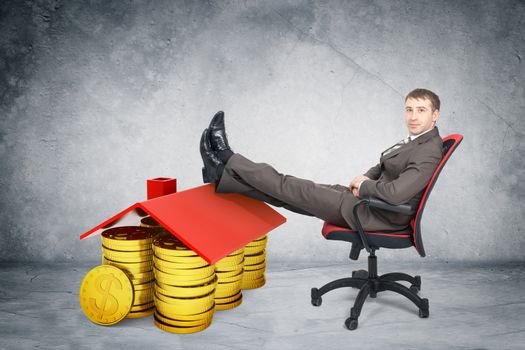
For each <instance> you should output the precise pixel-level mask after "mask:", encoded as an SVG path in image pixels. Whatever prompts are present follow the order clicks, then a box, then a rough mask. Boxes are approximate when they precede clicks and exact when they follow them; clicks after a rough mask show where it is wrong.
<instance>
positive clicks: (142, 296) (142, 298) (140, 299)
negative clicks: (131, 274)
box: [133, 291, 153, 305]
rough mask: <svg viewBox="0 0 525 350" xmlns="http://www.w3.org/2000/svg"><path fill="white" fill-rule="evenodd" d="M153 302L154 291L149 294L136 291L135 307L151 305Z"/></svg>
mask: <svg viewBox="0 0 525 350" xmlns="http://www.w3.org/2000/svg"><path fill="white" fill-rule="evenodd" d="M152 301H153V291H151V292H148V293H140V291H138V292H137V291H135V298H134V299H133V305H141V304H147V303H151V302H152Z"/></svg>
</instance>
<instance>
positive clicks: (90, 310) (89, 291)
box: [80, 265, 133, 325]
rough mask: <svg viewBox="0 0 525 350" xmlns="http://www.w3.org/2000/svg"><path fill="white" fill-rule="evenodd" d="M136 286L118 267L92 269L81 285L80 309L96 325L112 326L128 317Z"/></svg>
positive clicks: (108, 266)
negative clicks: (134, 286)
mask: <svg viewBox="0 0 525 350" xmlns="http://www.w3.org/2000/svg"><path fill="white" fill-rule="evenodd" d="M132 303H133V286H132V284H131V281H130V280H129V278H128V276H127V275H126V273H124V272H123V271H122V270H120V269H119V268H118V267H115V266H111V265H101V266H97V267H95V268H93V269H91V270H90V271H89V272H88V273H87V274H86V276H84V279H83V280H82V283H81V285H80V306H81V307H82V310H83V311H84V314H85V315H86V316H87V317H88V318H89V319H90V320H91V321H92V322H94V323H96V324H100V325H112V324H115V323H117V322H119V321H121V320H122V319H123V318H124V317H126V315H127V314H128V313H129V311H130V309H131V305H132Z"/></svg>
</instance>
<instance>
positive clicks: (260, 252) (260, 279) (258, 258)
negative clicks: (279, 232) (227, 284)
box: [242, 235, 268, 289]
mask: <svg viewBox="0 0 525 350" xmlns="http://www.w3.org/2000/svg"><path fill="white" fill-rule="evenodd" d="M267 242H268V236H267V235H264V236H262V237H260V238H258V239H256V240H255V241H252V242H250V243H248V244H247V245H246V246H245V247H244V273H243V275H242V289H255V288H259V287H262V286H264V284H265V283H266V277H265V274H264V273H265V272H266V243H267Z"/></svg>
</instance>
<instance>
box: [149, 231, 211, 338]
mask: <svg viewBox="0 0 525 350" xmlns="http://www.w3.org/2000/svg"><path fill="white" fill-rule="evenodd" d="M153 252H154V256H153V262H154V272H155V280H156V281H155V293H154V295H155V298H154V300H155V306H156V310H155V314H154V318H153V323H155V325H156V326H157V327H158V328H160V329H162V330H164V331H167V332H172V333H194V332H199V331H202V330H204V329H206V328H207V327H208V326H209V325H210V324H211V321H212V318H213V314H214V311H215V301H214V300H215V288H216V286H217V276H216V275H215V265H210V264H208V263H207V262H206V261H205V260H204V259H202V258H201V257H200V256H199V255H197V254H196V253H195V252H194V251H192V250H191V249H189V248H188V247H187V246H186V245H185V244H184V243H182V242H181V241H180V240H179V239H177V238H176V237H175V236H173V235H167V236H157V238H155V239H154V240H153Z"/></svg>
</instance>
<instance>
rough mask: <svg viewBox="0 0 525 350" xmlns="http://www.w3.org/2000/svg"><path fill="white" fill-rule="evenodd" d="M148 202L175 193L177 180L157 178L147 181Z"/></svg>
mask: <svg viewBox="0 0 525 350" xmlns="http://www.w3.org/2000/svg"><path fill="white" fill-rule="evenodd" d="M147 187H148V200H149V199H153V198H157V197H160V196H165V195H167V194H172V193H176V192H177V179H172V178H169V177H157V178H155V179H148V180H147Z"/></svg>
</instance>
